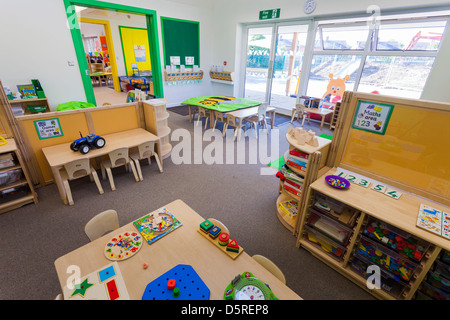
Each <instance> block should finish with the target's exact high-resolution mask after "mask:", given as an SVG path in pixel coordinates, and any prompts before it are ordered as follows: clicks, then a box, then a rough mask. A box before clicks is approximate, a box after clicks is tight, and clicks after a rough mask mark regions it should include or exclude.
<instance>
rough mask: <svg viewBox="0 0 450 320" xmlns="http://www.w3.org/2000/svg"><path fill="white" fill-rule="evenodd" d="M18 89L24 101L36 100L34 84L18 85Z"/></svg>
mask: <svg viewBox="0 0 450 320" xmlns="http://www.w3.org/2000/svg"><path fill="white" fill-rule="evenodd" d="M17 89H18V90H19V92H20V94H21V95H22V99H36V98H37V94H36V89H35V88H34V86H33V85H32V84H19V85H17Z"/></svg>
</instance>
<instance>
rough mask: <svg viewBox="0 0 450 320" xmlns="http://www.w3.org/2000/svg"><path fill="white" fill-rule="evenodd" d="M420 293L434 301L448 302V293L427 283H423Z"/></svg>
mask: <svg viewBox="0 0 450 320" xmlns="http://www.w3.org/2000/svg"><path fill="white" fill-rule="evenodd" d="M420 291H421V292H422V293H424V294H426V295H427V296H429V297H431V298H433V299H435V300H450V293H447V292H445V291H443V290H439V289H438V288H435V287H433V286H432V285H430V284H429V283H427V282H423V284H422V289H420Z"/></svg>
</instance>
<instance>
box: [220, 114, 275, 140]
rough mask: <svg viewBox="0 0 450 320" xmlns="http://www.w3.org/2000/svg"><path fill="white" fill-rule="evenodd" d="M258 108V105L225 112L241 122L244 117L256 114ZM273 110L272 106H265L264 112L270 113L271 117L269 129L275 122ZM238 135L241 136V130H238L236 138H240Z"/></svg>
mask: <svg viewBox="0 0 450 320" xmlns="http://www.w3.org/2000/svg"><path fill="white" fill-rule="evenodd" d="M258 108H259V106H256V107H250V108H244V109H238V110H235V111H231V112H226V113H225V114H230V115H232V116H234V117H236V118H238V119H239V123H242V120H243V119H244V118H247V117H251V116H254V115H257V114H258ZM275 110H276V109H275V108H274V107H271V106H268V107H267V111H266V113H268V114H271V119H270V128H271V129H273V125H274V123H275V114H276V112H275ZM240 137H241V130H239V132H238V140H240Z"/></svg>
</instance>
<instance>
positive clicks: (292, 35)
mask: <svg viewBox="0 0 450 320" xmlns="http://www.w3.org/2000/svg"><path fill="white" fill-rule="evenodd" d="M307 37H308V25H291V26H278V28H277V41H276V50H275V59H274V66H273V70H274V72H273V78H272V81H271V88H270V100H269V103H270V105H272V106H275V107H277V108H280V109H289V111H290V110H292V108H293V107H294V106H295V100H296V98H297V96H296V94H297V88H298V84H299V80H300V74H301V68H302V63H303V56H304V52H305V46H306V39H307Z"/></svg>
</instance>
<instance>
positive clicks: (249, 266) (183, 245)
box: [55, 200, 301, 300]
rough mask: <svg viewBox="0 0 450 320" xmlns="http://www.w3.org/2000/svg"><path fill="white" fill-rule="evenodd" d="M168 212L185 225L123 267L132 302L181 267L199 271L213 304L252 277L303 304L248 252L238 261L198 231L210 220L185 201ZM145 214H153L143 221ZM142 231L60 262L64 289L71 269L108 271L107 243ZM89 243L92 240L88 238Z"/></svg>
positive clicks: (280, 295)
mask: <svg viewBox="0 0 450 320" xmlns="http://www.w3.org/2000/svg"><path fill="white" fill-rule="evenodd" d="M164 207H165V208H166V209H167V210H168V211H169V212H170V213H171V214H173V215H174V216H175V217H176V218H177V219H178V220H179V221H180V222H181V223H182V224H183V225H182V226H181V227H178V228H177V229H175V230H174V231H172V232H171V233H169V234H167V235H166V236H164V237H163V238H162V239H160V240H158V241H156V242H154V243H152V244H151V245H149V244H148V243H144V244H143V246H142V248H141V249H140V251H139V252H138V253H137V254H135V255H134V256H132V257H131V258H129V259H126V260H123V261H120V262H118V264H119V268H120V272H121V274H122V277H123V280H124V282H125V285H126V287H127V291H128V294H129V296H130V299H132V300H140V299H142V295H143V293H144V290H145V287H146V286H147V284H149V283H150V282H151V281H153V280H154V279H156V278H158V277H159V276H160V275H162V274H164V273H165V272H167V271H168V270H170V269H172V268H173V267H175V266H177V265H178V264H185V265H190V266H192V267H193V269H194V270H195V271H196V273H197V274H198V275H199V276H200V278H201V279H202V280H203V282H204V283H205V285H206V286H207V287H208V288H209V290H210V300H223V298H224V292H225V288H226V287H227V285H228V284H229V283H230V282H231V281H232V280H233V279H234V277H235V276H236V275H238V274H242V273H243V272H246V271H249V272H251V273H252V274H253V275H254V276H255V277H256V278H257V279H259V280H261V281H263V282H264V283H267V284H268V285H269V286H270V288H271V290H272V291H273V293H274V294H275V296H276V297H277V298H279V299H280V300H300V299H301V298H300V297H299V296H298V295H297V294H296V293H295V292H294V291H292V290H291V289H290V288H289V287H287V286H286V285H285V284H284V283H282V282H281V281H280V280H279V279H278V278H276V277H275V276H274V275H273V274H272V273H270V272H269V271H268V270H266V269H265V268H264V267H263V266H262V265H260V264H259V263H257V262H256V261H255V260H253V259H252V258H251V257H250V256H249V255H248V254H247V253H246V252H245V251H244V252H242V253H241V254H240V255H239V256H238V257H237V258H236V259H235V260H233V259H231V258H230V257H229V256H228V255H227V254H225V253H224V252H222V251H221V250H220V249H218V248H217V247H216V246H215V245H214V244H212V243H211V242H210V241H209V240H208V239H206V238H205V237H204V236H203V235H201V234H200V233H199V232H198V229H199V226H200V223H202V222H203V221H204V218H202V217H201V216H200V215H199V214H198V213H197V212H195V211H194V210H193V209H191V208H190V207H189V206H188V205H187V204H185V203H184V202H183V201H181V200H175V201H173V202H171V203H169V204H167V205H166V206H164ZM148 213H150V211H149V212H148ZM119 214H120V213H119ZM145 214H147V213H144V214H143V215H145ZM136 230H137V229H136V227H135V226H134V225H133V223H132V222H130V223H128V224H127V225H125V226H123V227H121V228H119V229H117V230H115V231H113V232H111V233H109V234H107V235H104V236H102V237H101V238H99V239H97V240H95V241H92V242H90V243H88V244H86V245H84V246H82V247H81V248H78V249H76V250H74V251H72V252H70V253H68V254H66V255H64V256H62V257H60V258H58V259H56V261H55V268H56V272H57V274H58V279H59V282H60V284H61V288H64V286H66V283H67V280H68V279H69V277H70V276H71V275H72V273H70V272H69V273H67V272H68V267H69V266H74V265H75V266H78V267H79V268H80V273H81V274H80V276H81V277H83V276H86V275H88V274H90V273H92V272H94V271H96V270H98V269H100V268H102V267H105V266H107V265H108V264H110V263H111V262H112V261H110V260H108V259H107V258H106V257H105V255H104V253H103V250H104V248H105V245H106V243H107V242H108V241H110V240H111V237H112V236H114V235H115V234H119V233H122V232H125V231H136ZM230 235H231V236H232V237H236V240H237V241H238V243H239V236H238V235H233V232H232V230H230ZM86 240H88V239H87V237H86ZM144 263H147V264H148V268H147V269H144V268H143V265H144Z"/></svg>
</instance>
